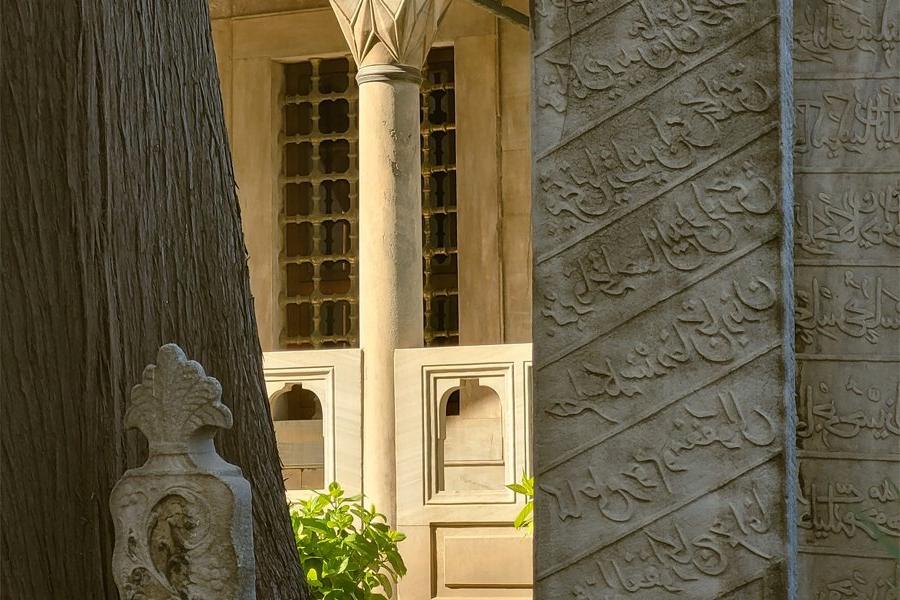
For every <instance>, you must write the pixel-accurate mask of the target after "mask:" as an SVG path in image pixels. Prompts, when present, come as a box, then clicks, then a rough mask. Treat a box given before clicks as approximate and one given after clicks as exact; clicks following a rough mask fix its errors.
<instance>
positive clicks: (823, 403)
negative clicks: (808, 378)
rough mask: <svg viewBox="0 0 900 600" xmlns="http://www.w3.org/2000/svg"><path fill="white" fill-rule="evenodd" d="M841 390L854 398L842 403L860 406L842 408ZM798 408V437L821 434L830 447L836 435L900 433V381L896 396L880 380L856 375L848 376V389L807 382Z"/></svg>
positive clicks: (882, 436) (884, 436) (879, 436)
mask: <svg viewBox="0 0 900 600" xmlns="http://www.w3.org/2000/svg"><path fill="white" fill-rule="evenodd" d="M839 392H844V393H845V394H846V395H848V396H849V397H851V398H852V400H853V401H852V402H846V401H845V402H843V403H842V404H845V405H850V406H853V407H854V408H856V410H852V412H851V411H848V412H842V411H840V410H839V409H837V408H836V407H835V401H834V395H835V394H836V393H839ZM857 399H858V400H857ZM861 401H863V402H861ZM864 401H867V402H864ZM797 412H798V415H799V419H798V421H797V437H798V438H800V439H801V440H805V439H809V438H813V439H816V438H818V440H819V441H821V443H822V445H823V446H824V447H825V448H828V449H831V447H832V442H833V440H834V439H835V438H837V439H851V438H855V437H856V436H858V435H860V434H861V433H863V432H866V431H868V432H869V435H871V436H872V438H874V439H876V440H884V439H888V438H890V437H891V436H893V437H900V381H898V382H897V383H896V386H895V389H894V390H893V397H891V394H883V393H882V391H881V388H880V387H879V386H878V385H877V384H876V385H871V384H870V385H868V386H863V385H861V384H860V383H859V381H857V380H856V379H855V378H854V377H853V376H852V375H850V376H848V378H847V383H846V385H845V386H844V390H832V389H831V388H830V386H829V385H828V384H827V383H825V382H824V381H820V382H819V383H818V385H815V386H814V385H806V386H803V387H802V388H801V389H800V393H799V397H798V400H797Z"/></svg>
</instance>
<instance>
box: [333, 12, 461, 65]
mask: <svg viewBox="0 0 900 600" xmlns="http://www.w3.org/2000/svg"><path fill="white" fill-rule="evenodd" d="M448 6H450V0H331V7H332V8H333V9H334V14H335V15H336V16H337V20H338V23H339V24H340V26H341V31H343V32H344V37H345V38H346V39H347V44H349V46H350V51H351V52H352V53H353V58H354V60H356V64H357V65H358V66H359V67H360V68H362V67H364V66H369V65H395V66H400V67H409V68H411V69H414V70H415V71H418V70H419V69H421V68H422V65H423V64H424V63H425V57H426V56H427V55H428V50H429V49H430V48H431V44H432V42H433V41H434V35H435V33H436V32H437V28H438V25H439V24H440V22H441V19H442V18H443V17H444V13H445V12H446V11H447V7H448Z"/></svg>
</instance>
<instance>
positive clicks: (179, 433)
mask: <svg viewBox="0 0 900 600" xmlns="http://www.w3.org/2000/svg"><path fill="white" fill-rule="evenodd" d="M156 362H157V364H156V365H148V366H147V368H145V369H144V373H143V377H142V382H141V383H140V384H138V385H136V386H134V388H133V389H132V390H131V404H130V406H129V408H128V412H126V413H125V426H126V427H129V428H132V427H134V428H136V429H140V430H141V433H143V434H144V436H146V438H147V441H148V442H150V453H151V456H152V455H153V453H154V449H155V448H157V447H160V446H161V445H164V444H176V445H178V444H183V443H184V440H187V439H188V438H191V437H194V436H200V437H201V438H205V439H211V438H212V436H213V435H214V434H215V430H216V428H221V429H230V428H231V425H232V423H233V420H232V416H231V411H230V410H228V407H227V406H225V405H224V404H222V401H221V398H222V386H221V385H220V384H219V382H218V381H217V380H216V379H215V378H214V377H209V376H207V375H206V372H205V371H204V370H203V367H202V366H201V365H200V363H198V362H195V361H193V360H188V359H187V357H186V356H185V354H184V352H183V351H182V350H181V348H179V347H178V346H176V345H175V344H166V345H165V346H163V347H161V348H160V349H159V353H158V354H157V356H156Z"/></svg>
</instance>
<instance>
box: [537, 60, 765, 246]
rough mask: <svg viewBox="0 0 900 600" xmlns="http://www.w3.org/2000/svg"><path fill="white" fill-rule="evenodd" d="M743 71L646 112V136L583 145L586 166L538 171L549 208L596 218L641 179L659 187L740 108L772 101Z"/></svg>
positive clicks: (704, 81) (752, 109) (707, 81)
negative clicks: (671, 107)
mask: <svg viewBox="0 0 900 600" xmlns="http://www.w3.org/2000/svg"><path fill="white" fill-rule="evenodd" d="M743 72H744V67H743V65H740V64H737V65H734V66H732V67H730V68H729V75H728V76H726V77H720V76H713V77H709V78H707V77H699V81H698V88H697V89H696V90H694V92H691V93H686V94H684V95H682V97H681V98H680V100H679V105H680V106H681V107H683V109H682V110H680V111H675V112H672V113H669V114H665V115H658V114H656V113H654V112H652V111H648V112H647V113H646V114H647V117H646V119H647V121H646V122H647V124H648V125H649V126H650V135H649V136H647V137H646V138H645V137H641V138H635V137H633V136H631V135H629V136H628V141H623V140H619V139H616V138H615V137H612V138H611V139H610V141H609V145H603V146H600V147H598V148H596V149H594V148H590V147H587V146H584V147H583V148H582V151H581V152H582V153H583V155H584V158H585V159H586V160H584V161H579V162H580V163H582V164H585V163H586V167H583V168H581V169H579V168H578V167H577V166H574V165H573V164H571V163H568V162H565V161H564V162H562V163H561V164H559V167H558V170H557V171H561V173H559V172H554V173H553V174H552V175H551V174H547V173H546V172H545V173H542V174H541V175H540V176H539V180H540V185H541V189H542V190H543V191H544V192H545V200H544V207H545V209H546V210H547V212H549V213H550V214H551V215H553V216H554V217H557V216H560V215H566V216H567V217H569V218H574V219H577V220H578V221H581V222H584V223H588V222H591V221H595V220H597V218H598V217H602V216H604V215H606V214H607V213H608V212H610V210H612V209H614V208H615V207H616V206H621V205H625V204H628V202H629V200H630V199H631V198H630V195H629V192H628V189H629V188H631V187H632V186H634V185H636V184H638V183H640V182H649V183H652V184H653V185H655V186H661V185H663V184H665V183H666V182H667V181H669V179H670V177H671V174H672V173H674V172H677V171H682V170H684V169H687V168H690V167H693V166H695V165H696V164H697V155H696V154H697V151H698V150H702V149H708V148H711V147H713V146H715V145H716V144H718V143H719V141H720V140H721V139H722V136H723V131H722V129H721V127H720V124H721V123H723V122H725V121H727V120H729V119H731V118H733V117H734V116H735V115H740V114H743V113H763V112H766V111H767V110H768V109H769V108H770V107H771V106H772V102H773V98H774V95H773V93H772V91H771V90H770V89H769V88H768V87H766V86H764V85H763V84H762V83H760V82H759V81H757V80H755V79H752V80H747V79H746V78H744V77H742V75H743ZM685 109H686V110H685ZM763 202H765V200H763ZM550 234H551V236H554V235H555V234H554V233H553V232H552V231H551V232H550Z"/></svg>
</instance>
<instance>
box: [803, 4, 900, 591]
mask: <svg viewBox="0 0 900 600" xmlns="http://www.w3.org/2000/svg"><path fill="white" fill-rule="evenodd" d="M794 7H795V11H794V108H795V119H796V136H795V140H796V141H795V147H794V189H795V195H794V198H795V206H796V209H795V211H794V214H795V215H796V223H795V227H794V230H795V238H794V239H795V243H796V247H795V266H796V267H795V279H796V284H795V294H796V303H795V306H796V324H797V335H796V339H797V367H798V369H797V373H798V376H797V412H798V414H797V448H798V455H799V459H800V467H799V481H798V482H797V484H796V485H797V487H798V495H797V496H798V497H797V500H798V503H797V523H796V527H797V541H798V549H799V561H798V562H799V587H800V590H801V594H800V598H802V599H804V600H805V599H807V598H809V599H810V600H813V599H819V598H823V599H824V598H847V599H849V598H877V599H879V600H880V599H882V598H884V599H888V598H891V599H894V598H898V597H900V581H898V575H900V563H898V557H900V517H898V515H900V489H898V487H900V55H898V52H900V0H865V1H861V2H852V3H847V2H837V3H835V2H831V1H830V0H796V1H795V3H794Z"/></svg>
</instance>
